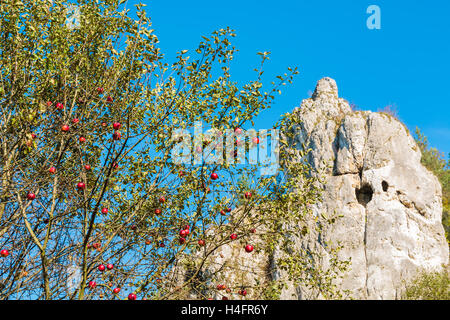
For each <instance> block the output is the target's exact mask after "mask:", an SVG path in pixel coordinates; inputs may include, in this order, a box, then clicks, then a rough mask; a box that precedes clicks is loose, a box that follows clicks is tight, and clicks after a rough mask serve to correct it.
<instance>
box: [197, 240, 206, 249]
mask: <svg viewBox="0 0 450 320" xmlns="http://www.w3.org/2000/svg"><path fill="white" fill-rule="evenodd" d="M198 245H199V246H201V247H203V246H204V245H205V240H203V239H200V240H198Z"/></svg>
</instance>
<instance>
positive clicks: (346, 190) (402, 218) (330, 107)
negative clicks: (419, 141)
mask: <svg viewBox="0 0 450 320" xmlns="http://www.w3.org/2000/svg"><path fill="white" fill-rule="evenodd" d="M294 113H295V114H296V116H297V117H298V126H297V127H296V131H297V132H296V137H295V139H294V141H293V146H294V147H295V148H308V149H311V152H310V153H309V155H308V162H309V163H310V164H311V165H312V166H313V167H314V169H315V171H316V172H317V173H321V174H323V175H324V176H325V184H324V185H323V187H324V192H323V199H322V201H321V203H320V204H318V205H316V207H315V208H314V209H315V210H316V211H317V212H321V211H324V212H328V213H333V212H336V213H338V214H340V215H341V216H342V217H341V218H340V219H338V220H337V222H336V223H335V224H334V225H332V226H331V227H330V228H329V229H328V230H327V231H326V232H325V233H324V234H322V235H321V236H322V237H323V238H324V239H326V240H327V241H328V242H330V243H337V242H341V243H342V245H343V249H342V250H341V252H340V257H341V258H342V259H348V258H351V269H350V271H349V272H348V273H347V275H346V276H345V277H344V279H343V280H342V282H341V283H340V287H341V288H342V289H348V290H349V291H350V292H351V293H352V297H354V298H359V299H395V298H398V297H399V295H400V294H401V291H402V289H403V287H404V282H405V281H407V280H409V279H410V278H411V277H413V276H414V275H415V274H416V273H417V272H418V271H419V270H421V269H426V270H439V269H441V268H442V265H446V264H448V258H449V250H448V245H447V242H446V239H445V233H444V229H443V226H442V223H441V218H442V217H441V215H442V201H441V186H440V184H439V181H438V180H437V178H436V177H435V176H434V175H433V174H432V173H431V172H429V171H428V170H427V169H426V168H425V167H424V166H422V165H421V163H420V159H421V153H420V151H419V149H418V147H417V145H416V143H415V141H414V139H413V138H412V137H411V135H410V134H409V132H408V130H407V128H406V127H405V126H404V125H403V124H402V123H401V122H399V121H398V120H397V119H395V118H394V117H392V116H391V115H389V114H384V113H375V112H369V111H366V112H360V111H357V112H354V111H352V110H351V108H350V106H349V105H348V103H347V102H346V101H345V100H343V99H341V98H339V97H338V89H337V86H336V83H335V81H334V80H333V79H330V78H324V79H321V80H320V81H319V82H318V84H317V87H316V89H315V92H314V94H313V95H312V97H311V98H310V99H306V100H304V101H303V103H302V105H301V107H300V108H297V109H295V110H294ZM312 241H314V242H315V241H317V239H314V238H311V237H310V238H308V239H306V240H304V239H303V240H299V243H298V245H299V246H300V247H311V246H312V245H313V244H312V243H311V242H312ZM322 249H323V251H324V252H326V249H325V248H322ZM306 292H307V290H305V289H302V288H290V289H288V290H286V291H285V292H284V294H283V297H284V298H289V299H290V298H293V297H294V298H301V297H302V294H303V295H304V294H305V293H306Z"/></svg>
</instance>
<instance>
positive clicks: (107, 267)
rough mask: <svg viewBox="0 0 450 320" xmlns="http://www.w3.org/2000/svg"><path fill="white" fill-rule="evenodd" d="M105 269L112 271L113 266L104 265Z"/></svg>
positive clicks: (109, 264)
mask: <svg viewBox="0 0 450 320" xmlns="http://www.w3.org/2000/svg"><path fill="white" fill-rule="evenodd" d="M106 269H108V270H112V269H114V266H113V265H112V264H111V263H108V264H107V265H106Z"/></svg>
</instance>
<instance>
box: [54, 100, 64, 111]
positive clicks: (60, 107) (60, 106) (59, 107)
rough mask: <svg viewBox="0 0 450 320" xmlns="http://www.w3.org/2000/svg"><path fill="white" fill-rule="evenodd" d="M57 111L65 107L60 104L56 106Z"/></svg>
mask: <svg viewBox="0 0 450 320" xmlns="http://www.w3.org/2000/svg"><path fill="white" fill-rule="evenodd" d="M56 109H59V110H62V109H64V105H63V104H62V103H60V102H58V103H57V104H56Z"/></svg>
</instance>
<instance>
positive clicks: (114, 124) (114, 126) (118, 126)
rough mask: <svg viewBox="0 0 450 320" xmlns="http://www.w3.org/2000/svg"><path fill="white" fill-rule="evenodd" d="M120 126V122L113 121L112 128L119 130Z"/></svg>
mask: <svg viewBox="0 0 450 320" xmlns="http://www.w3.org/2000/svg"><path fill="white" fill-rule="evenodd" d="M121 126H122V124H121V123H120V122H114V123H113V128H114V130H119V129H120V127H121Z"/></svg>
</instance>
